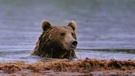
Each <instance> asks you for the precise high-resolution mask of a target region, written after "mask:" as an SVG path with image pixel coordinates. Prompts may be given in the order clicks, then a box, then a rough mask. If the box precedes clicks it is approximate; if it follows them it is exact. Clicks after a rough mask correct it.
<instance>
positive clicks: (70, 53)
mask: <svg viewBox="0 0 135 76" xmlns="http://www.w3.org/2000/svg"><path fill="white" fill-rule="evenodd" d="M41 26H42V29H43V32H42V34H41V35H40V36H39V38H38V41H37V42H36V46H35V48H34V49H33V50H32V52H31V55H38V56H40V57H47V58H68V59H69V58H76V54H75V49H76V46H77V44H78V42H77V38H76V33H75V29H76V23H75V22H74V21H71V22H69V23H68V25H67V26H53V25H51V24H50V23H49V22H48V21H46V20H43V21H42V22H41Z"/></svg>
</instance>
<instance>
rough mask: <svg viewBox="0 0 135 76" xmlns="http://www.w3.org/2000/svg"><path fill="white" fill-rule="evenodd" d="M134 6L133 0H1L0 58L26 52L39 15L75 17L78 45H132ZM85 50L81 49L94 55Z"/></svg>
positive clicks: (59, 20) (62, 21) (59, 19)
mask: <svg viewBox="0 0 135 76" xmlns="http://www.w3.org/2000/svg"><path fill="white" fill-rule="evenodd" d="M134 7H135V1H134V0H117V1H116V0H109V1H108V0H85V1H84V0H80V1H78V0H57V1H54V0H38V1H37V0H33V1H28V0H12V1H9V0H1V1H0V10H1V11H0V57H1V58H0V60H5V59H9V57H11V58H10V59H9V60H12V59H15V58H14V56H16V57H19V58H22V59H23V57H24V56H25V57H27V56H29V52H30V50H31V49H32V48H33V47H34V46H35V42H36V40H37V38H38V36H39V35H40V33H41V31H42V30H41V27H40V21H41V20H42V19H46V20H48V21H50V22H51V23H52V24H56V25H66V24H67V23H68V22H69V21H70V20H75V21H76V23H77V31H76V33H77V37H78V42H79V45H78V48H79V49H81V48H82V49H84V48H86V49H87V48H88V49H135V43H134V41H135V33H134V32H135V30H134V28H135V26H134V25H135V21H134V20H135V14H134V13H135V8H134ZM22 50H24V51H22ZM82 51H85V50H82ZM87 51H88V52H90V53H85V52H81V53H84V54H85V56H86V55H87V56H88V57H92V58H93V57H95V56H94V54H93V55H91V53H92V51H91V50H87ZM87 51H86V52H87ZM77 53H78V54H79V50H78V52H77ZM105 53H106V52H105ZM95 54H96V53H95ZM110 54H113V52H111V53H110ZM110 54H109V55H110ZM106 55H108V53H106ZM120 55H125V54H123V53H121V54H120ZM128 55H129V54H127V56H128ZM114 56H115V57H112V58H116V59H117V55H114ZM129 56H131V57H129V59H130V58H132V55H129ZM28 58H29V57H28ZM95 58H97V57H95ZM24 59H25V58H24Z"/></svg>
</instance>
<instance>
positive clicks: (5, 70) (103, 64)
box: [0, 58, 135, 76]
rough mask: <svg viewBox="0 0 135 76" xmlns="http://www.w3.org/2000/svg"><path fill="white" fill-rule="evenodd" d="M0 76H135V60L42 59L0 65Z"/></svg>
mask: <svg viewBox="0 0 135 76" xmlns="http://www.w3.org/2000/svg"><path fill="white" fill-rule="evenodd" d="M0 73H1V74H2V75H5V74H6V75H14V76H17V75H21V76H29V75H32V76H33V75H35V76H37V75H43V76H46V75H90V76H94V75H110V76H113V75H126V76H130V75H135V60H115V59H111V60H97V59H90V58H85V59H84V60H67V59H44V60H42V61H40V62H36V63H29V64H28V63H25V62H23V61H16V62H5V63H0Z"/></svg>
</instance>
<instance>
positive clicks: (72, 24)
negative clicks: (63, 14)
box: [67, 21, 76, 31]
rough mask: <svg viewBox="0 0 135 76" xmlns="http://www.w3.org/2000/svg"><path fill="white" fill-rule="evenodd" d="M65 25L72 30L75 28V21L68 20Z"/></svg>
mask: <svg viewBox="0 0 135 76" xmlns="http://www.w3.org/2000/svg"><path fill="white" fill-rule="evenodd" d="M67 26H69V27H71V28H72V29H73V30H74V31H75V29H76V23H75V21H70V22H69V23H68V25H67Z"/></svg>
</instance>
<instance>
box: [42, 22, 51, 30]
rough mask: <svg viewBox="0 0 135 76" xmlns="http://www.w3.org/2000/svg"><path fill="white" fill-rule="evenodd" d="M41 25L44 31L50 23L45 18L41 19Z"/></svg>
mask: <svg viewBox="0 0 135 76" xmlns="http://www.w3.org/2000/svg"><path fill="white" fill-rule="evenodd" d="M41 27H42V29H43V31H46V30H47V29H48V28H50V27H51V24H50V23H49V22H48V21H46V20H42V21H41Z"/></svg>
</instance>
